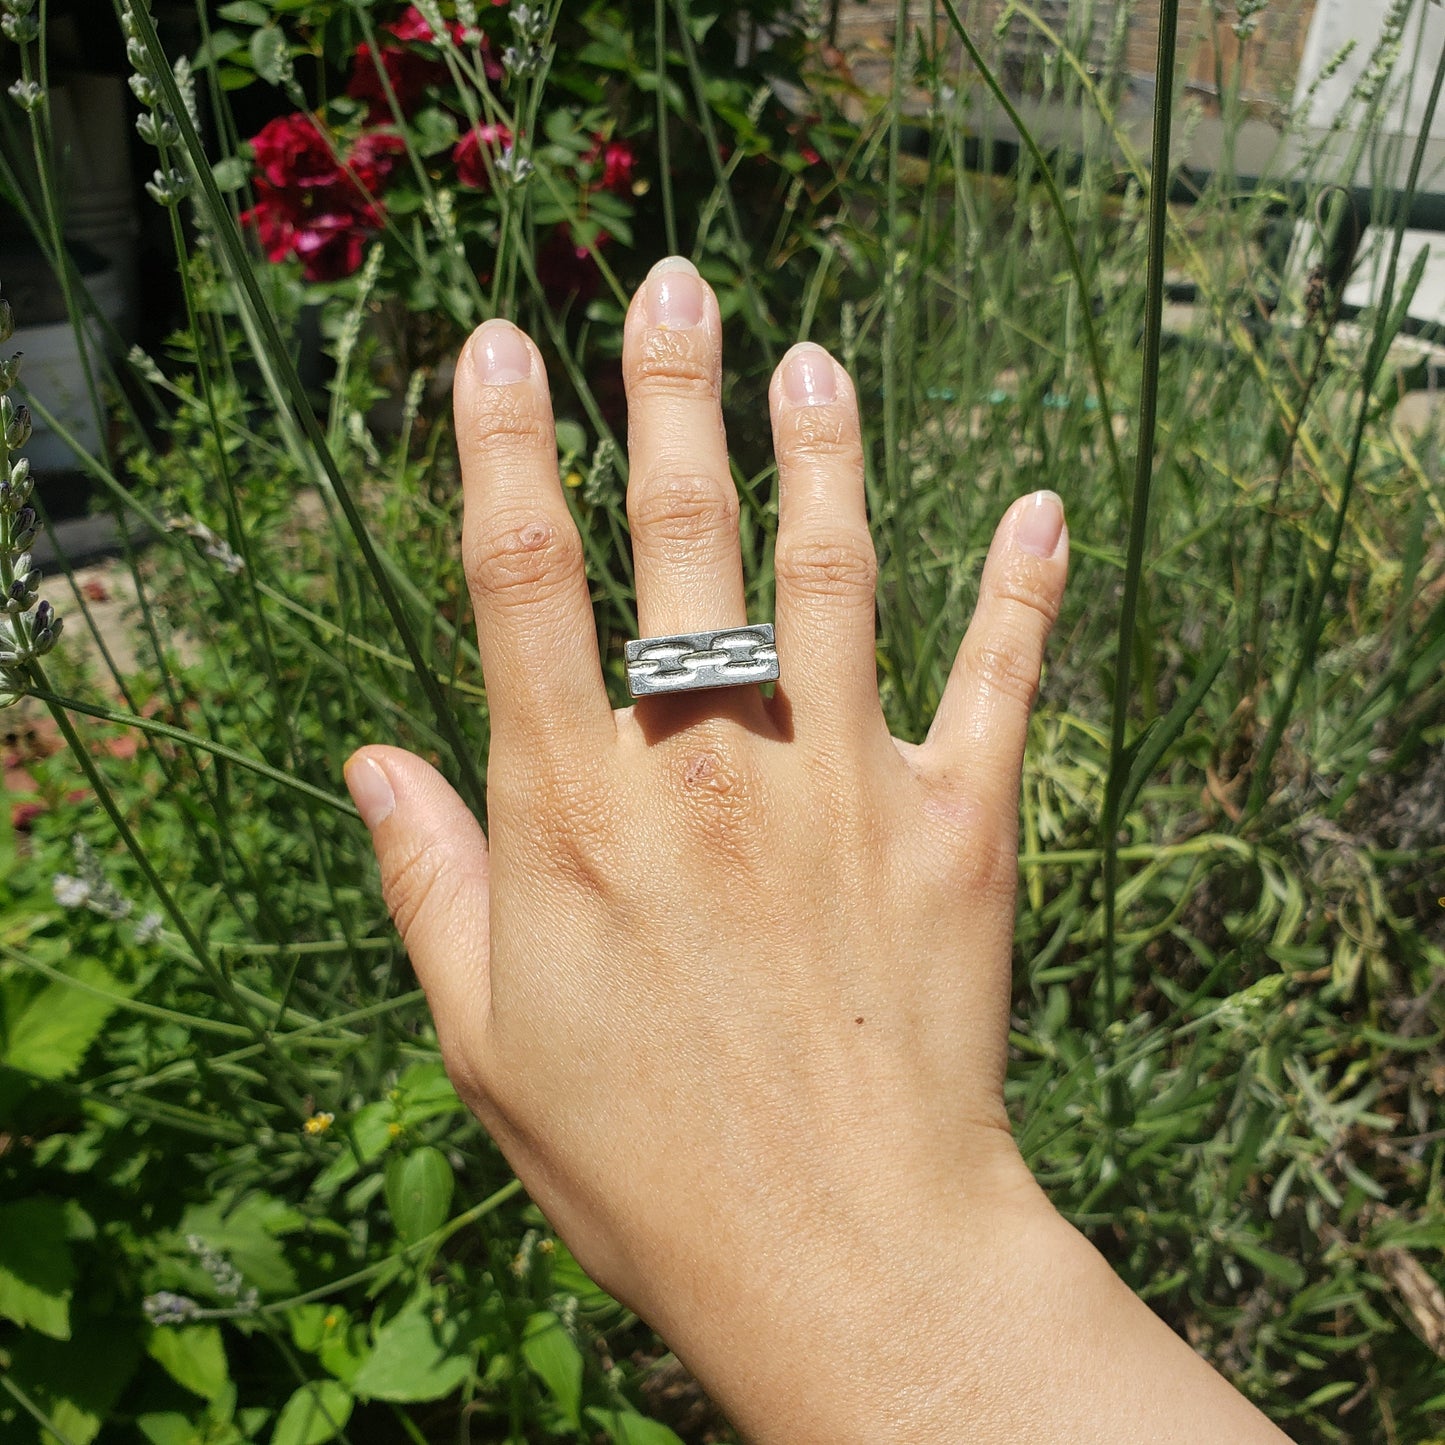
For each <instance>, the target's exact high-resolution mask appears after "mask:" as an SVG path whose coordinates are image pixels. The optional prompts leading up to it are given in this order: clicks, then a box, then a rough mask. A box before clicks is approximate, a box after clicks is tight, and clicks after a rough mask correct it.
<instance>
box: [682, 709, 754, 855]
mask: <svg viewBox="0 0 1445 1445" xmlns="http://www.w3.org/2000/svg"><path fill="white" fill-rule="evenodd" d="M668 754H669V756H668V757H667V760H666V766H667V769H668V773H669V776H668V778H667V783H668V790H669V792H671V793H672V795H673V796H674V798H676V799H678V800H679V801H680V803H681V805H682V811H683V815H684V817H686V818H687V820H688V822H689V825H690V831H691V832H692V834H693V836H694V837H695V838H696V839H697V840H698V841H699V842H700V843H701V844H702V845H703V846H704V847H705V848H707V849H708V850H709V851H711V852H713V853H718V854H721V855H722V856H723V857H724V858H726V859H727V860H728V862H729V863H730V864H731V865H732V866H733V867H734V868H740V869H751V868H753V867H755V866H756V865H757V864H758V863H759V862H760V859H761V856H762V854H763V852H764V851H765V843H764V837H765V834H766V833H767V828H766V827H765V826H760V823H761V822H762V819H763V815H764V814H765V813H766V811H767V810H766V808H765V807H764V801H765V800H764V799H763V796H762V787H761V782H760V779H759V777H758V775H757V773H756V771H755V769H754V768H753V767H752V766H751V765H750V761H749V756H748V754H747V751H746V749H744V748H741V747H739V746H738V743H737V740H736V739H735V738H733V737H730V736H729V735H728V729H727V727H726V726H725V725H724V724H722V723H721V722H720V721H719V722H717V723H715V724H699V725H697V726H694V727H692V728H690V729H688V731H687V734H686V735H685V737H683V738H680V739H679V746H677V747H676V748H671V749H669V750H668Z"/></svg>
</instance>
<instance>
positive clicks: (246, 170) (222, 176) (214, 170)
mask: <svg viewBox="0 0 1445 1445" xmlns="http://www.w3.org/2000/svg"><path fill="white" fill-rule="evenodd" d="M250 173H251V172H250V167H248V166H247V164H246V162H245V161H243V160H242V159H241V157H240V156H226V157H225V159H224V160H219V161H217V162H216V164H215V165H213V166H212V167H211V175H212V176H214V177H215V181H216V188H217V190H219V191H221V192H222V194H229V193H230V192H231V191H239V190H240V189H241V187H242V186H244V185H245V184H246V178H247V177H248V176H249V175H250Z"/></svg>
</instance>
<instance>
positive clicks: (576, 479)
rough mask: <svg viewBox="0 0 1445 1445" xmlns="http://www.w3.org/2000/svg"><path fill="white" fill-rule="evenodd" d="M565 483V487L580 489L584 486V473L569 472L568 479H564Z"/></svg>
mask: <svg viewBox="0 0 1445 1445" xmlns="http://www.w3.org/2000/svg"><path fill="white" fill-rule="evenodd" d="M563 481H564V483H565V485H567V486H569V487H580V486H581V485H582V473H581V472H568V473H567V475H566V477H564V478H563Z"/></svg>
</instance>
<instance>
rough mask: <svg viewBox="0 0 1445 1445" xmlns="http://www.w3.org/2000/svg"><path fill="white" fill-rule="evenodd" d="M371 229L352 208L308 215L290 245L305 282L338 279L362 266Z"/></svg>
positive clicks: (349, 274)
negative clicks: (299, 261)
mask: <svg viewBox="0 0 1445 1445" xmlns="http://www.w3.org/2000/svg"><path fill="white" fill-rule="evenodd" d="M369 232H370V228H369V227H367V226H366V225H365V224H364V222H363V221H362V220H361V218H359V217H358V216H357V215H356V213H355V212H353V211H339V212H333V213H331V214H323V215H316V216H310V217H308V218H307V223H306V225H305V226H304V227H301V228H298V229H297V231H296V234H295V237H294V239H293V241H292V245H293V247H294V249H295V251H296V255H297V256H298V257H299V258H300V260H301V273H302V275H304V276H305V277H306V279H307V280H308V281H340V280H342V279H343V278H344V277H346V276H351V275H354V274H355V273H356V272H357V271H358V270H359V269H360V267H361V262H362V258H363V254H364V251H365V246H366V241H367V238H368V235H369Z"/></svg>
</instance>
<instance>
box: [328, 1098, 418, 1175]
mask: <svg viewBox="0 0 1445 1445" xmlns="http://www.w3.org/2000/svg"><path fill="white" fill-rule="evenodd" d="M395 1123H397V1117H396V1106H395V1105H394V1104H393V1103H392V1102H391V1101H390V1100H387V1099H383V1100H379V1101H378V1102H377V1103H375V1104H367V1105H365V1106H364V1107H363V1108H360V1109H358V1110H357V1111H356V1113H355V1114H354V1115H353V1116H352V1117H351V1118H350V1119H346V1120H342V1121H341V1123H340V1126H339V1129H338V1130H337V1131H336V1132H338V1133H339V1135H340V1137H341V1139H342V1140H343V1142H344V1143H345V1144H346V1145H347V1148H346V1150H345V1151H344V1152H343V1153H341V1154H339V1155H338V1156H337V1157H336V1158H335V1159H333V1160H332V1161H331V1163H330V1164H328V1165H327V1166H326V1168H325V1169H323V1170H322V1171H321V1173H320V1174H318V1175H317V1176H316V1182H315V1183H314V1184H313V1185H312V1186H311V1192H312V1194H314V1195H316V1196H317V1197H318V1198H321V1199H324V1198H326V1197H327V1196H329V1195H331V1194H334V1193H335V1192H336V1190H338V1189H339V1188H340V1187H341V1186H342V1185H343V1184H345V1183H346V1181H347V1180H348V1179H351V1178H353V1177H354V1176H355V1175H356V1174H357V1173H359V1172H360V1170H361V1169H362V1167H363V1166H364V1165H367V1164H370V1163H371V1162H372V1161H373V1160H375V1159H379V1158H381V1156H382V1155H383V1154H384V1153H385V1152H386V1146H387V1145H388V1144H390V1143H391V1126H392V1125H393V1124H395Z"/></svg>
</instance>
